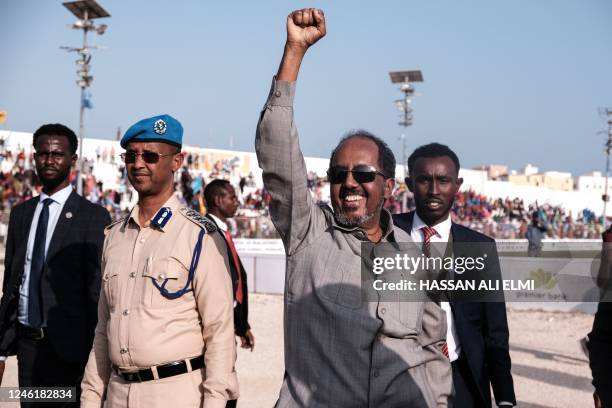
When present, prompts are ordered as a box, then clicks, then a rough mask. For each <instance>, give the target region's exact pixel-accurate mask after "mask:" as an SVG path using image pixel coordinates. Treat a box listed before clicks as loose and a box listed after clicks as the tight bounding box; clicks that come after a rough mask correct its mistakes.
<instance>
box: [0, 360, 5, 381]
mask: <svg viewBox="0 0 612 408" xmlns="http://www.w3.org/2000/svg"><path fill="white" fill-rule="evenodd" d="M5 366H6V364H5V362H4V361H0V385H2V377H4V367H5Z"/></svg>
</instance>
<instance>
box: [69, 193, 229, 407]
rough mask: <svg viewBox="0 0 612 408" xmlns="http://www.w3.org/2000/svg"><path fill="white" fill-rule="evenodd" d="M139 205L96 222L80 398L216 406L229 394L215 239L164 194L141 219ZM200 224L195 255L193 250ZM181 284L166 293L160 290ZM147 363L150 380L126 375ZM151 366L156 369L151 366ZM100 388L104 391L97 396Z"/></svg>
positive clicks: (219, 243)
mask: <svg viewBox="0 0 612 408" xmlns="http://www.w3.org/2000/svg"><path fill="white" fill-rule="evenodd" d="M138 210H139V207H138V205H136V207H134V209H133V210H132V212H131V213H130V215H129V216H128V217H127V218H126V219H124V220H121V221H119V222H117V223H114V224H112V225H110V226H109V227H108V228H107V229H106V240H105V242H104V252H103V257H102V268H103V269H102V271H103V272H102V273H103V277H102V278H103V281H102V285H103V287H102V292H101V294H100V302H99V306H98V317H99V321H98V325H97V327H96V334H95V339H94V345H93V349H92V351H91V354H90V356H89V361H88V363H87V367H86V369H85V376H84V378H83V382H82V389H83V394H82V397H81V405H82V406H83V407H101V406H102V404H103V401H104V399H105V398H106V405H105V406H106V407H108V408H114V407H147V408H155V407H163V408H167V407H172V408H180V407H201V406H204V408H210V407H213V408H216V407H225V403H226V400H227V399H236V398H237V397H238V383H237V378H236V372H235V369H234V363H235V361H236V344H235V340H234V323H233V307H232V302H233V297H232V285H231V281H230V274H229V272H228V269H229V264H228V260H227V256H226V252H227V251H225V249H224V248H225V247H224V243H223V238H222V237H221V236H220V235H219V234H218V232H216V231H214V226H210V225H208V224H207V222H208V221H206V220H204V219H203V217H200V216H199V214H197V213H195V212H193V211H191V210H188V209H186V208H181V204H180V202H179V200H178V199H177V198H176V197H174V196H173V197H171V198H170V199H169V200H168V201H167V202H166V204H165V205H164V206H163V207H162V208H161V209H160V210H159V211H158V213H157V214H156V216H155V217H153V218H152V219H151V220H149V221H148V222H147V223H146V224H145V225H140V224H139V221H138ZM201 232H204V233H205V235H204V236H203V239H202V241H201V243H202V245H201V254H200V256H199V260H198V263H197V267H195V269H194V273H193V280H192V282H191V283H189V270H190V268H191V267H192V263H193V262H195V259H193V258H196V259H197V258H198V257H194V250H195V249H196V247H197V246H198V245H197V244H198V238H199V235H200V233H201ZM181 290H185V291H186V292H185V293H184V294H183V295H182V296H180V297H178V298H175V299H170V298H168V297H167V296H163V295H162V292H165V293H166V294H168V293H169V294H172V293H175V294H176V293H177V292H178V293H181V292H180V291H181ZM202 354H203V355H204V363H205V368H203V369H196V370H191V363H189V362H187V363H185V365H186V366H187V370H188V372H186V373H184V374H179V375H174V376H170V377H167V378H159V374H158V372H157V366H160V365H165V364H167V363H172V362H178V361H181V360H183V361H184V360H186V359H187V360H188V359H191V358H193V357H197V356H200V355H202ZM147 368H151V372H152V373H153V376H154V379H153V380H150V381H138V380H136V381H127V380H126V379H125V377H124V374H125V373H130V372H135V371H138V370H139V369H147ZM160 372H161V371H160ZM105 393H106V395H105Z"/></svg>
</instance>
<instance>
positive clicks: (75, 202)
mask: <svg viewBox="0 0 612 408" xmlns="http://www.w3.org/2000/svg"><path fill="white" fill-rule="evenodd" d="M78 211H79V196H78V194H77V193H75V192H74V191H73V192H71V193H70V195H69V196H68V200H66V203H65V204H64V208H62V212H61V214H60V216H59V218H58V220H57V225H56V226H55V231H53V236H52V237H51V242H50V243H49V249H48V250H47V259H51V258H52V257H53V256H54V255H55V253H56V252H57V251H58V250H59V249H60V248H61V244H62V241H63V240H64V237H65V236H66V233H67V232H68V231H69V230H70V226H71V225H72V222H73V220H74V218H75V216H76V215H77V212H78ZM68 213H71V216H70V217H66V214H68Z"/></svg>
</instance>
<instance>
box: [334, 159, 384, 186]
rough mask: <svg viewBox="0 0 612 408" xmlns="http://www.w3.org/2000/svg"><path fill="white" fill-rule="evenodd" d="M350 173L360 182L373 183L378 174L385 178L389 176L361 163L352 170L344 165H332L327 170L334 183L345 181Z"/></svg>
mask: <svg viewBox="0 0 612 408" xmlns="http://www.w3.org/2000/svg"><path fill="white" fill-rule="evenodd" d="M349 173H352V174H353V179H355V181H356V182H358V183H359V184H363V183H371V182H373V181H374V179H375V178H376V176H377V175H380V176H383V178H385V179H386V178H388V177H387V176H385V174H384V173H382V172H380V171H378V170H376V168H375V167H373V166H367V165H365V164H360V165H358V166H355V167H353V168H352V169H351V170H349V169H347V168H346V167H342V166H332V167H330V168H329V169H328V170H327V179H328V180H329V182H330V183H332V184H338V183H344V182H345V181H346V179H347V177H348V174H349Z"/></svg>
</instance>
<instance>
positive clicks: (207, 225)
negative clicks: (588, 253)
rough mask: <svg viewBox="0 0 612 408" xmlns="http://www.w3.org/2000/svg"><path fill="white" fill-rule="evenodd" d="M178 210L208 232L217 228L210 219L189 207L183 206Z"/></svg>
mask: <svg viewBox="0 0 612 408" xmlns="http://www.w3.org/2000/svg"><path fill="white" fill-rule="evenodd" d="M179 212H180V213H181V214H183V215H184V216H185V218H187V219H188V220H190V221H192V222H193V223H195V224H197V225H198V226H199V227H200V228H202V229H204V230H205V231H206V232H208V233H211V232H215V231H216V230H217V227H216V226H215V224H214V223H213V222H212V221H210V220H209V219H208V218H206V217H204V216H203V215H202V214H200V213H199V212H197V211H195V210H192V209H191V208H187V207H183V208H181V209H180V210H179Z"/></svg>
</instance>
